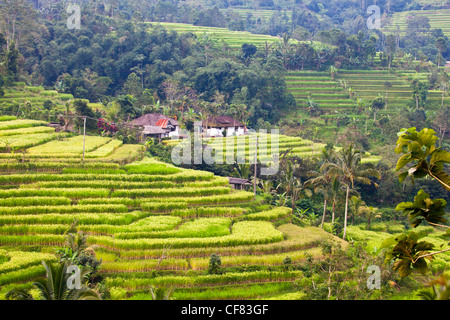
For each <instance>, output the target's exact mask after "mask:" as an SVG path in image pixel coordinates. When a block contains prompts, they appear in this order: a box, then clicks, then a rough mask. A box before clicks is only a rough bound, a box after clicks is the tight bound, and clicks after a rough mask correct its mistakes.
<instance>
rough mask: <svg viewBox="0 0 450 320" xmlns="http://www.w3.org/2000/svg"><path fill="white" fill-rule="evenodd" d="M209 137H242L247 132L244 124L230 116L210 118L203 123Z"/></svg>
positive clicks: (204, 130)
mask: <svg viewBox="0 0 450 320" xmlns="http://www.w3.org/2000/svg"><path fill="white" fill-rule="evenodd" d="M202 128H204V129H203V132H204V133H205V135H206V136H207V137H224V136H226V137H230V136H241V135H244V134H245V133H246V132H247V128H246V127H245V125H244V124H242V123H241V122H239V121H237V120H236V119H233V118H232V117H229V116H219V117H210V118H208V119H206V120H203V121H202Z"/></svg>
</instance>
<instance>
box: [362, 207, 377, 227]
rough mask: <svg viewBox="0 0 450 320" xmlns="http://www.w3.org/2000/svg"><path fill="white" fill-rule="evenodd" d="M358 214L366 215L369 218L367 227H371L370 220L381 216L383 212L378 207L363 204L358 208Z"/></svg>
mask: <svg viewBox="0 0 450 320" xmlns="http://www.w3.org/2000/svg"><path fill="white" fill-rule="evenodd" d="M358 214H360V215H361V216H363V217H365V218H366V219H367V229H370V222H371V221H372V220H373V219H376V218H380V217H381V213H380V212H379V211H378V208H374V207H368V206H361V207H360V208H359V209H358Z"/></svg>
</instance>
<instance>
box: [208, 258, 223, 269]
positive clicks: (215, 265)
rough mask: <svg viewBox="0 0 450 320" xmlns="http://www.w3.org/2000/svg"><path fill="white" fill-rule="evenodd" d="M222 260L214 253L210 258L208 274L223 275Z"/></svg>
mask: <svg viewBox="0 0 450 320" xmlns="http://www.w3.org/2000/svg"><path fill="white" fill-rule="evenodd" d="M221 265H222V260H221V259H220V256H219V255H218V254H216V253H213V254H212V255H211V257H210V258H209V265H208V274H221V273H222V267H221Z"/></svg>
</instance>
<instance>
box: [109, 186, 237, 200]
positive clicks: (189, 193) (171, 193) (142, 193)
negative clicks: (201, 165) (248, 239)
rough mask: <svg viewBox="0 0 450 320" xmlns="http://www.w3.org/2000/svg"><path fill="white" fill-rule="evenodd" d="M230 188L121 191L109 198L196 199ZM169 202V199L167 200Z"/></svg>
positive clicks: (220, 192)
mask: <svg viewBox="0 0 450 320" xmlns="http://www.w3.org/2000/svg"><path fill="white" fill-rule="evenodd" d="M230 191H231V188H230V187H212V188H191V187H183V188H164V189H123V190H116V191H113V192H112V193H111V197H113V198H116V197H127V198H144V197H177V196H184V197H198V196H210V195H222V194H228V193H230ZM168 200H169V201H170V199H168Z"/></svg>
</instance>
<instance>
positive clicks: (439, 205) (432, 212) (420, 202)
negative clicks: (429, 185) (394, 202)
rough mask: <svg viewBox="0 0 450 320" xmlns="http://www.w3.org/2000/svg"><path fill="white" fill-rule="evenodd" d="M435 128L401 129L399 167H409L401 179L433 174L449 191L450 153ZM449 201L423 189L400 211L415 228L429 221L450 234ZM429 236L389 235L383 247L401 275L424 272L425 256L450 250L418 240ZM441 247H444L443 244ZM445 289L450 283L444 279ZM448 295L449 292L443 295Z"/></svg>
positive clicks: (413, 233)
mask: <svg viewBox="0 0 450 320" xmlns="http://www.w3.org/2000/svg"><path fill="white" fill-rule="evenodd" d="M435 133H436V132H435V131H434V130H432V129H429V128H424V129H423V130H421V131H420V132H417V130H416V128H414V127H413V128H409V129H402V131H401V132H399V133H398V137H399V138H398V140H397V146H396V148H395V152H396V153H403V155H402V156H401V157H400V158H399V159H398V161H397V166H396V171H400V170H402V169H403V168H404V167H405V166H407V165H408V167H407V170H406V171H404V172H401V173H399V181H400V182H403V181H404V180H405V179H406V177H408V176H411V178H412V179H413V182H414V179H417V178H424V177H427V176H429V177H431V178H433V179H435V180H437V181H438V182H439V183H440V184H441V185H442V186H443V187H444V188H445V189H446V190H447V191H450V176H449V175H448V174H447V173H446V172H445V171H444V170H443V166H444V164H449V163H450V153H449V152H448V151H445V150H442V149H441V148H440V147H439V148H436V141H437V140H438V137H437V136H436V135H435ZM446 205H447V202H446V201H445V200H444V199H431V198H430V195H429V194H428V193H426V192H425V191H423V190H420V191H419V192H418V193H417V195H416V196H415V197H414V202H403V203H400V204H399V205H398V206H397V207H396V210H397V211H402V212H403V214H404V215H406V216H407V217H408V218H409V221H410V224H411V226H412V227H413V228H416V227H418V226H419V225H421V224H422V223H424V222H426V223H428V224H430V225H432V226H434V227H438V228H445V229H446V232H445V233H444V234H442V235H441V236H442V237H446V238H448V237H450V227H449V226H447V225H444V223H447V220H446V218H445V207H446ZM424 236H426V233H424V232H414V231H412V232H409V233H403V234H401V235H397V236H396V237H393V238H388V239H386V240H385V241H384V242H383V243H382V245H381V247H382V248H385V249H386V250H387V251H386V253H385V263H390V262H394V268H393V269H394V270H395V271H398V273H399V275H400V276H401V277H407V276H408V275H410V274H411V273H412V272H413V271H414V270H418V271H419V272H420V273H422V274H425V273H426V272H427V270H428V264H427V261H426V259H429V260H431V259H432V258H433V256H434V255H437V254H440V253H443V252H447V251H450V248H448V249H443V250H439V251H435V252H430V251H431V250H433V249H434V245H433V244H432V243H430V242H427V241H419V240H420V239H421V238H422V237H424ZM441 249H442V248H441ZM443 286H444V287H445V288H444V290H445V291H446V292H448V291H449V288H450V285H449V284H448V283H447V281H445V282H444V283H443ZM444 296H445V297H447V299H448V294H447V295H444Z"/></svg>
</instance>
